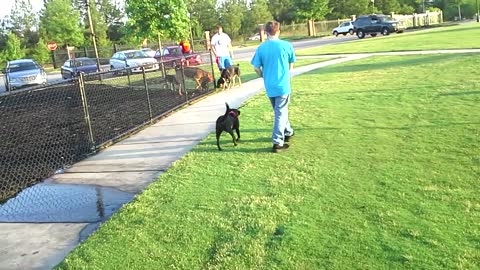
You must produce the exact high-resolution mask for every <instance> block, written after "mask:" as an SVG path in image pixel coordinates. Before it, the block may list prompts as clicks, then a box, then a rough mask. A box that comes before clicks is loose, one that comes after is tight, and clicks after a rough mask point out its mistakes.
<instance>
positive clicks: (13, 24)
mask: <svg viewBox="0 0 480 270" xmlns="http://www.w3.org/2000/svg"><path fill="white" fill-rule="evenodd" d="M9 23H10V27H9V28H10V30H11V31H12V32H13V33H15V34H16V35H17V36H18V37H21V38H22V37H24V36H25V33H26V32H27V31H32V30H33V28H36V27H38V19H37V16H36V15H35V13H33V8H32V4H31V3H30V0H16V1H15V5H14V7H13V9H12V11H11V13H10V22H9Z"/></svg>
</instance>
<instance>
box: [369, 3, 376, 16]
mask: <svg viewBox="0 0 480 270" xmlns="http://www.w3.org/2000/svg"><path fill="white" fill-rule="evenodd" d="M370 1H371V2H372V14H373V13H375V0H370Z"/></svg>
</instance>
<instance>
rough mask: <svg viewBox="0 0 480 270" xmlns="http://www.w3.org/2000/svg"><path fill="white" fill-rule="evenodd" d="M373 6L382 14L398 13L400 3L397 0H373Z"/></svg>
mask: <svg viewBox="0 0 480 270" xmlns="http://www.w3.org/2000/svg"><path fill="white" fill-rule="evenodd" d="M375 8H376V9H377V10H378V11H380V12H381V13H383V14H390V13H391V12H395V13H398V12H399V11H400V3H399V2H398V0H375Z"/></svg>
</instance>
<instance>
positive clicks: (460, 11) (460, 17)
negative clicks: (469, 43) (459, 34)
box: [457, 4, 462, 21]
mask: <svg viewBox="0 0 480 270" xmlns="http://www.w3.org/2000/svg"><path fill="white" fill-rule="evenodd" d="M457 7H458V19H459V20H460V21H461V20H462V10H461V9H460V4H458V6H457Z"/></svg>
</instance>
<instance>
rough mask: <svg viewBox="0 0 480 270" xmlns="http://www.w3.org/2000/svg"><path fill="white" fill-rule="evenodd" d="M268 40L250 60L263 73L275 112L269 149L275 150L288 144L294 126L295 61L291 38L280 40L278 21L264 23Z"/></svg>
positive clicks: (286, 146) (261, 74) (260, 74)
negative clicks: (291, 117)
mask: <svg viewBox="0 0 480 270" xmlns="http://www.w3.org/2000/svg"><path fill="white" fill-rule="evenodd" d="M265 31H266V32H267V35H268V40H267V41H266V42H264V43H262V44H261V45H260V46H259V47H258V48H257V50H256V51H255V55H254V56H253V59H252V61H251V64H252V65H253V67H254V68H255V72H256V73H257V74H258V76H260V77H263V81H264V84H265V90H266V91H267V96H268V98H269V99H270V103H271V104H272V107H273V112H274V115H275V118H274V125H273V132H272V142H273V148H272V151H273V152H275V153H277V152H279V151H282V150H285V149H287V148H288V147H289V145H288V144H286V143H285V142H288V141H290V138H291V137H292V136H293V129H292V127H291V126H290V121H289V120H288V104H289V103H290V93H291V87H290V70H291V69H292V68H293V62H295V52H294V50H293V46H292V44H291V43H290V42H287V41H284V40H280V39H279V38H278V37H279V35H280V23H279V22H276V21H271V22H268V23H267V24H266V25H265Z"/></svg>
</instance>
